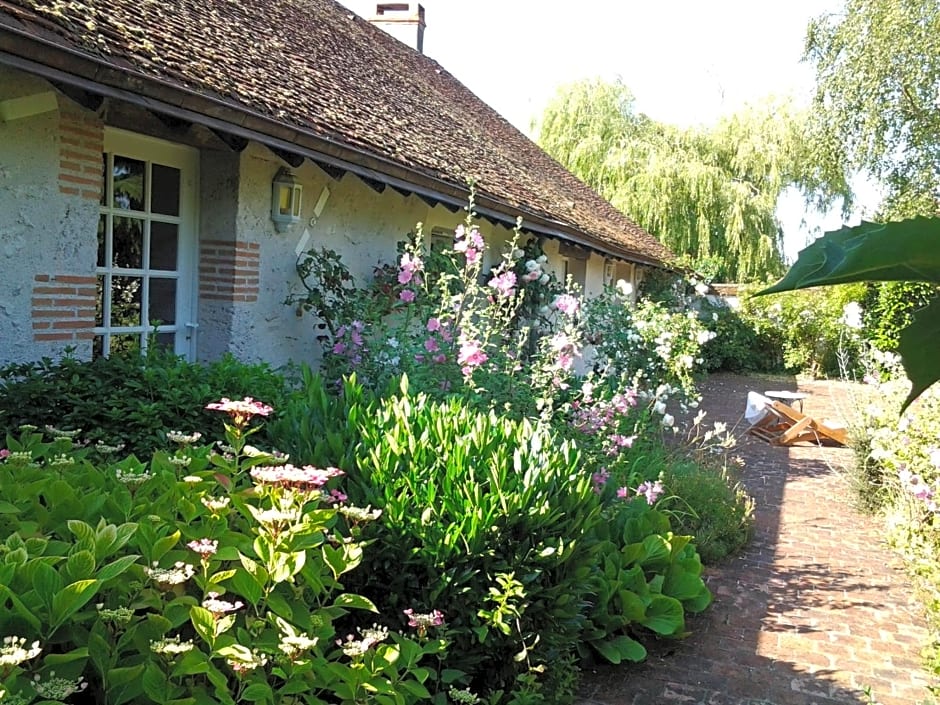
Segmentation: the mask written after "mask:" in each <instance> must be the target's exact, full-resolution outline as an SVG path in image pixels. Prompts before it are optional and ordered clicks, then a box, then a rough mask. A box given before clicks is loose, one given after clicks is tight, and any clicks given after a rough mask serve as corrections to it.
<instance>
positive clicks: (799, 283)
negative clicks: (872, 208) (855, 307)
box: [757, 218, 940, 296]
mask: <svg viewBox="0 0 940 705" xmlns="http://www.w3.org/2000/svg"><path fill="white" fill-rule="evenodd" d="M862 281H924V282H940V218H912V219H910V220H902V221H896V222H892V223H869V222H862V224H861V225H856V226H855V227H851V228H850V227H844V228H842V229H841V230H836V231H833V232H828V233H826V234H825V235H823V236H822V237H821V238H819V239H818V240H816V241H815V242H813V244H811V245H810V246H809V247H807V248H806V249H804V250H802V251H801V252H800V254H799V257H798V258H797V261H796V263H795V264H794V265H793V266H792V267H790V270H789V271H788V272H787V273H786V276H784V278H783V279H781V280H780V281H779V282H777V283H776V284H774V285H773V286H771V287H769V288H767V289H764V290H763V291H760V292H758V294H757V295H758V296H762V295H764V294H775V293H778V292H781V291H791V290H794V289H805V288H807V287H811V286H827V285H831V284H846V283H848V282H862Z"/></svg>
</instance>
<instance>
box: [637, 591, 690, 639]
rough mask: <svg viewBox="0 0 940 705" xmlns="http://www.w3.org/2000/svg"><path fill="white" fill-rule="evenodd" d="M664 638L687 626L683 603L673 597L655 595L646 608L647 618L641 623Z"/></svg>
mask: <svg viewBox="0 0 940 705" xmlns="http://www.w3.org/2000/svg"><path fill="white" fill-rule="evenodd" d="M640 624H642V625H643V626H644V627H646V628H647V629H651V630H653V631H654V632H656V633H657V634H662V635H663V636H672V635H673V634H677V633H678V632H680V631H682V628H683V627H684V626H685V619H684V617H683V610H682V603H680V602H679V601H678V600H676V599H675V598H673V597H667V596H665V595H655V596H654V597H653V599H652V600H650V603H649V605H648V606H647V608H646V617H644V619H643V621H641V622H640Z"/></svg>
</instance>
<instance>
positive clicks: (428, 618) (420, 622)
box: [404, 609, 444, 637]
mask: <svg viewBox="0 0 940 705" xmlns="http://www.w3.org/2000/svg"><path fill="white" fill-rule="evenodd" d="M404 613H405V616H406V617H408V626H409V627H414V628H415V629H416V630H417V632H418V636H419V637H423V636H424V635H425V634H427V632H428V627H439V626H441V625H442V624H443V623H444V614H443V613H442V612H439V611H438V610H433V611H432V612H429V613H427V614H415V611H414V610H410V609H408V610H405V611H404Z"/></svg>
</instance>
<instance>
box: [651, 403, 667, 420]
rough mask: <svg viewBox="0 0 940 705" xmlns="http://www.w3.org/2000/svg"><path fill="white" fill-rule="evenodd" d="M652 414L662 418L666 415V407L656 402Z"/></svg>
mask: <svg viewBox="0 0 940 705" xmlns="http://www.w3.org/2000/svg"><path fill="white" fill-rule="evenodd" d="M653 413H654V414H659V415H660V416H662V415H663V414H665V413H666V405H665V404H664V403H663V402H661V401H658V402H656V403H655V404H653Z"/></svg>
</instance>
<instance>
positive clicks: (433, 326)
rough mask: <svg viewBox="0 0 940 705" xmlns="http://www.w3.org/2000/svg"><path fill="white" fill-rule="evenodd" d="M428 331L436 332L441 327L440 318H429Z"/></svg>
mask: <svg viewBox="0 0 940 705" xmlns="http://www.w3.org/2000/svg"><path fill="white" fill-rule="evenodd" d="M427 329H428V333H436V332H437V331H439V330H440V329H441V321H440V319H439V318H429V319H428V325H427Z"/></svg>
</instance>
